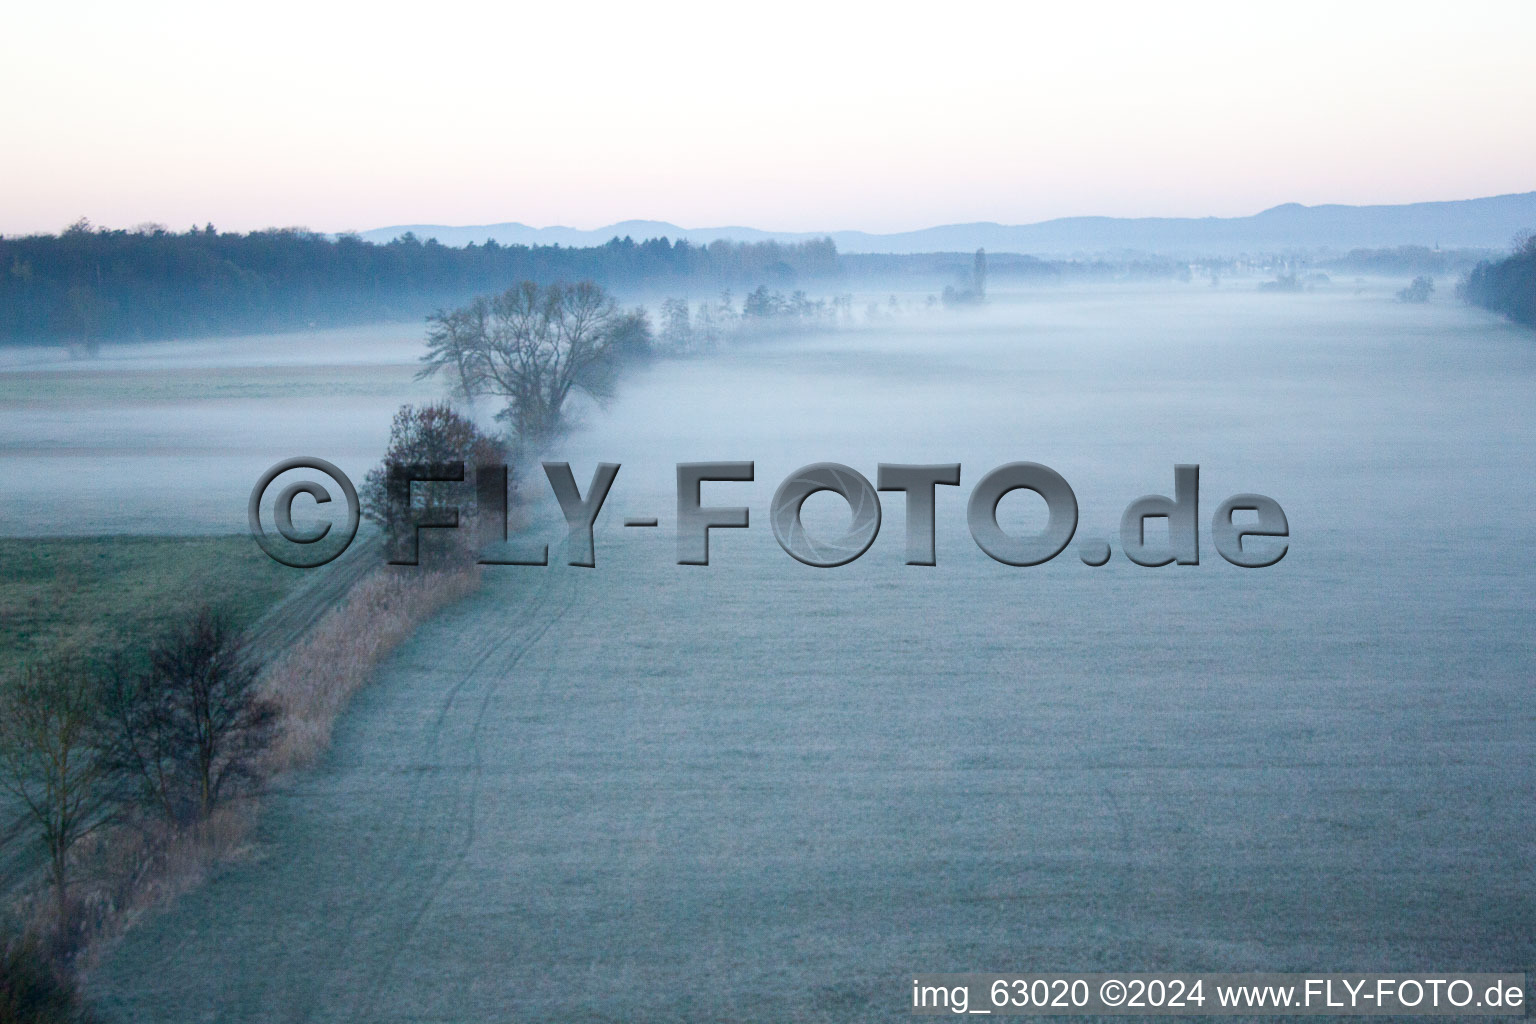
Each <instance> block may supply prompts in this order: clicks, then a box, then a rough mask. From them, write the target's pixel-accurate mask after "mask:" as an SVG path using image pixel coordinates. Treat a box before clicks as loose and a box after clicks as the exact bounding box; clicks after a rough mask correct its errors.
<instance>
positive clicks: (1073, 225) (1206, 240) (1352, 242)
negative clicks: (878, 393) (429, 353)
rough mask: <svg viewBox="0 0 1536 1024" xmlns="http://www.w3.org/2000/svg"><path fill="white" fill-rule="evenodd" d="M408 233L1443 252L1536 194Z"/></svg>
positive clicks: (868, 247) (1532, 219) (1489, 228)
mask: <svg viewBox="0 0 1536 1024" xmlns="http://www.w3.org/2000/svg"><path fill="white" fill-rule="evenodd" d="M407 231H410V232H413V233H415V235H416V236H417V237H418V238H420V239H422V240H426V239H428V238H435V239H437V240H438V241H439V242H441V243H442V244H444V245H454V246H461V245H464V244H466V243H468V242H476V243H483V242H485V241H486V240H487V239H492V238H494V239H495V240H496V241H497V242H498V243H499V244H502V245H554V244H557V243H558V244H560V245H565V246H591V245H602V244H603V243H604V242H607V241H608V240H609V239H611V238H623V237H626V236H628V237H629V238H633V239H634V240H635V241H637V242H638V241H643V240H644V239H647V238H661V237H666V238H670V239H672V240H674V241H676V240H678V239H684V238H685V239H687V240H688V241H690V242H694V243H699V244H706V243H709V242H712V241H714V240H715V239H717V238H725V239H730V240H732V241H737V242H761V241H769V240H773V241H780V242H798V241H804V240H806V239H810V238H824V237H830V238H831V239H832V240H833V241H834V242H836V243H837V248H838V251H839V252H847V253H922V252H969V251H972V250H975V249H982V248H984V249H987V250H988V251H990V252H1017V253H1029V254H1032V255H1037V256H1053V257H1063V256H1090V255H1102V254H1124V253H1146V254H1154V253H1155V254H1160V255H1167V256H1185V255H1188V256H1198V255H1205V256H1223V255H1226V256H1230V255H1236V254H1238V253H1243V252H1249V253H1256V252H1269V253H1272V252H1281V251H1286V250H1319V249H1331V250H1349V249H1356V248H1386V247H1393V246H1399V245H1425V246H1439V247H1441V248H1445V249H1451V248H1469V249H1507V248H1509V246H1510V243H1511V240H1512V239H1513V238H1514V237H1515V236H1516V235H1517V234H1519V233H1521V232H1530V231H1536V192H1522V193H1519V194H1516V195H1506V196H1492V197H1489V198H1486V199H1460V200H1454V201H1451V202H1442V203H1409V204H1406V205H1402V206H1338V205H1328V206H1302V205H1300V204H1299V203H1286V204H1285V205H1283V206H1276V207H1274V208H1272V209H1268V210H1265V211H1264V212H1263V213H1258V214H1255V215H1253V216H1251V217H1136V218H1123V217H1062V218H1058V219H1056V220H1047V221H1041V222H1040V223H1038V224H1017V225H1009V224H993V223H988V222H979V223H975V224H946V225H944V226H942V227H934V228H924V229H923V230H921V231H903V232H899V233H897V234H890V235H877V234H870V233H868V232H864V231H811V232H786V231H762V230H759V229H758V228H745V227H724V228H682V227H678V226H677V225H676V224H668V223H667V222H665V221H657V220H626V221H621V222H619V223H618V224H610V225H608V226H607V227H602V228H597V229H596V230H593V231H580V230H577V229H576V228H563V227H552V228H534V227H529V226H528V225H526V224H518V223H507V224H485V225H480V226H476V227H450V226H446V225H442V224H401V225H396V226H394V227H387V228H377V229H375V230H372V231H365V232H363V233H362V236H363V237H364V238H366V239H368V240H370V241H374V242H388V241H390V240H392V239H394V238H397V237H399V236H400V235H403V234H405V233H406V232H407Z"/></svg>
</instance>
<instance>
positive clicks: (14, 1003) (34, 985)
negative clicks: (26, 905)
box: [0, 936, 87, 1024]
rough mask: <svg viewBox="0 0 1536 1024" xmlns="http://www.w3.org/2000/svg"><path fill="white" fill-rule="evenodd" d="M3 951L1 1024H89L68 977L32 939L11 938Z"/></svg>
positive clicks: (0, 954)
mask: <svg viewBox="0 0 1536 1024" xmlns="http://www.w3.org/2000/svg"><path fill="white" fill-rule="evenodd" d="M3 946H4V948H3V949H0V1024H66V1022H68V1024H83V1022H84V1021H86V1020H87V1017H86V1015H85V1013H84V1012H83V1011H82V1010H81V1008H80V998H79V995H78V994H77V992H76V990H75V983H74V980H73V979H72V978H71V977H70V975H69V973H68V972H67V971H65V970H64V969H63V968H62V967H60V966H59V965H58V964H57V963H55V962H54V960H53V958H51V957H50V956H48V954H47V951H46V950H45V949H44V948H43V944H42V943H41V942H39V941H38V940H37V939H36V938H35V937H32V936H12V937H10V938H8V939H6V940H3Z"/></svg>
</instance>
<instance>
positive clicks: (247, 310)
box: [0, 222, 839, 346]
mask: <svg viewBox="0 0 1536 1024" xmlns="http://www.w3.org/2000/svg"><path fill="white" fill-rule="evenodd" d="M838 274H839V265H838V258H837V248H836V246H834V245H833V243H832V242H831V240H830V239H823V240H820V241H812V242H801V243H795V244H781V243H777V242H757V243H737V242H726V241H718V242H712V243H710V244H709V245H707V246H700V245H691V244H689V243H688V242H685V241H678V242H671V241H668V240H667V239H665V238H659V239H651V240H649V241H645V242H638V243H637V242H635V241H634V240H632V239H629V238H624V239H618V238H615V239H614V240H612V241H611V242H609V243H608V244H606V245H601V246H596V247H593V248H587V249H573V248H563V247H561V246H558V245H553V246H532V247H529V246H521V245H518V246H503V245H498V244H497V243H495V242H493V241H488V242H486V243H485V244H484V245H468V246H465V247H463V248H454V247H449V246H444V245H439V244H438V243H437V242H436V241H432V240H428V241H425V242H423V241H421V240H420V239H417V238H415V237H413V236H411V235H405V236H403V237H401V238H398V239H396V240H394V241H392V242H389V243H388V244H385V245H376V244H374V243H371V242H365V241H363V240H362V239H360V238H357V237H355V236H351V235H341V236H338V237H332V236H329V235H322V234H317V233H314V232H309V231H304V230H294V229H288V230H269V231H253V232H251V233H249V234H234V233H228V232H224V233H221V232H218V231H215V230H214V228H213V227H212V225H209V226H208V227H205V228H200V229H197V228H195V229H193V230H190V231H187V232H185V233H174V232H170V231H166V230H163V229H159V228H151V229H140V230H135V231H121V230H97V229H93V228H91V226H90V225H89V224H86V223H85V222H81V223H79V224H76V225H74V226H73V227H71V228H69V229H68V230H66V231H64V232H63V233H62V234H59V235H31V236H26V237H11V238H0V341H22V342H26V341H49V340H63V341H67V342H70V343H73V344H81V345H86V346H89V345H92V344H94V343H95V342H96V341H99V340H104V339H112V338H144V339H153V338H167V337H178V336H187V335H196V334H210V333H227V332H236V331H265V330H281V329H286V328H294V327H303V326H308V325H328V324H341V323H355V322H359V321H364V320H377V319H389V318H405V317H416V316H422V315H424V314H426V313H427V312H430V311H431V310H432V309H434V308H436V307H438V306H441V305H449V304H453V303H457V302H460V301H462V300H463V299H464V298H466V297H468V296H471V295H474V294H475V293H477V292H485V291H494V290H499V289H502V288H505V287H506V286H507V284H508V282H511V281H520V280H535V281H545V282H553V281H562V280H564V281H581V280H591V281H596V282H599V283H601V284H605V285H608V286H618V287H625V286H629V287H633V286H648V285H654V286H664V285H666V284H669V283H674V282H679V281H693V282H703V283H708V284H711V285H714V284H718V285H722V286H723V285H729V284H742V285H754V284H760V283H763V282H768V283H770V284H787V283H792V282H796V281H810V280H816V279H822V278H828V277H835V276H837V275H838Z"/></svg>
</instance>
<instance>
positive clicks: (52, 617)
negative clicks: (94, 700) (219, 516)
mask: <svg viewBox="0 0 1536 1024" xmlns="http://www.w3.org/2000/svg"><path fill="white" fill-rule="evenodd" d="M0 564H3V565H4V566H5V570H4V572H3V573H0V672H8V671H10V670H12V669H14V668H16V667H17V666H19V665H20V664H22V663H24V662H25V661H27V660H28V659H30V658H35V657H38V656H41V655H43V654H45V653H46V652H47V651H49V650H51V649H54V648H56V647H58V646H63V645H70V646H76V647H78V648H80V649H83V650H87V651H90V650H101V649H105V648H110V647H113V646H115V645H117V644H120V643H121V644H127V645H128V646H131V647H138V646H141V645H142V644H143V643H144V642H145V640H146V639H147V638H148V637H150V636H152V635H154V633H155V632H156V631H157V630H159V629H161V628H163V627H164V626H165V625H167V624H169V623H171V622H173V621H175V620H176V619H177V617H178V616H179V615H180V614H181V613H182V612H184V611H185V610H186V609H188V608H190V607H195V606H196V605H198V604H202V603H208V604H211V605H213V606H214V607H216V608H222V609H224V610H226V611H227V612H228V613H229V614H231V615H232V616H234V618H235V620H236V621H237V622H238V623H239V624H241V625H249V624H251V623H253V622H255V621H256V619H258V618H259V617H260V616H261V614H262V613H263V612H264V611H266V610H267V609H268V608H270V607H271V606H272V605H273V604H274V603H275V602H276V601H278V600H279V599H280V598H282V597H283V596H284V595H285V594H287V593H288V592H289V591H290V590H291V589H292V588H293V587H294V586H296V585H297V584H298V583H299V581H300V580H302V579H303V577H304V571H303V570H301V569H290V568H288V567H287V566H283V565H279V564H277V563H276V562H274V561H272V560H271V559H270V558H268V557H267V556H266V555H265V554H263V553H262V551H261V549H260V548H258V547H257V546H256V545H255V544H254V543H252V542H251V539H250V538H249V537H247V536H243V535H233V536H223V537H122V536H119V537H57V538H26V537H19V538H18V537H6V538H0Z"/></svg>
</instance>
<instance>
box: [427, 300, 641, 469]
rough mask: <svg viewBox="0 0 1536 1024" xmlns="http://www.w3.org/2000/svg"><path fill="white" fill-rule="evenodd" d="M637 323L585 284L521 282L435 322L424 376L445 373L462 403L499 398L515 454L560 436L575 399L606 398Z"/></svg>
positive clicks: (500, 416) (444, 314)
mask: <svg viewBox="0 0 1536 1024" xmlns="http://www.w3.org/2000/svg"><path fill="white" fill-rule="evenodd" d="M637 316H638V317H641V318H642V319H643V314H636V313H624V312H622V311H620V309H619V308H618V305H617V303H615V302H614V300H613V299H612V297H610V296H609V295H608V294H607V292H605V291H604V290H603V289H602V288H601V287H599V286H598V285H596V284H593V283H592V282H590V281H584V282H582V283H580V284H554V285H549V286H548V287H542V288H541V287H540V286H539V285H537V284H535V283H534V282H532V281H524V282H523V283H522V284H519V285H517V286H515V287H512V288H509V289H507V290H506V291H504V292H502V293H501V294H500V295H495V296H492V297H491V298H489V299H484V298H482V299H477V300H475V301H474V302H472V303H470V304H469V305H468V306H464V307H462V308H460V309H456V310H453V311H451V312H440V313H437V314H435V315H433V316H432V317H431V318H430V321H429V322H430V327H429V331H428V336H427V346H428V351H427V354H426V356H424V357H423V360H422V361H423V362H424V363H425V364H426V365H425V366H424V368H423V369H422V371H421V375H422V376H427V375H430V374H434V373H444V374H445V375H447V376H448V377H449V379H450V381H451V386H452V388H453V389H454V390H455V391H456V392H458V393H460V394H463V395H465V396H466V397H470V398H474V397H477V396H480V395H491V396H496V397H498V398H501V399H504V400H505V401H506V407H505V409H503V411H502V412H501V413H499V414H498V417H497V418H498V419H501V420H503V421H505V422H506V423H507V425H508V426H509V427H510V429H511V431H512V434H513V436H514V438H515V439H516V441H517V442H518V445H519V447H521V448H524V449H528V448H532V447H535V446H537V445H538V444H539V443H541V442H542V441H544V440H545V439H547V438H548V437H549V436H550V435H551V434H553V433H554V432H555V431H556V430H557V429H558V427H559V425H560V414H561V411H562V409H563V408H564V406H565V402H566V400H567V399H568V398H569V397H570V396H571V394H572V392H575V391H581V392H585V393H586V394H589V395H592V396H594V397H598V398H601V397H605V396H606V395H608V394H609V393H610V391H611V388H612V382H613V373H614V364H615V361H616V358H617V356H618V351H619V347H620V344H621V343H622V340H623V339H624V338H625V337H626V336H627V335H628V334H630V333H632V332H633V331H634V330H635V328H636V327H637V324H636V323H635V319H636V317H637Z"/></svg>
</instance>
